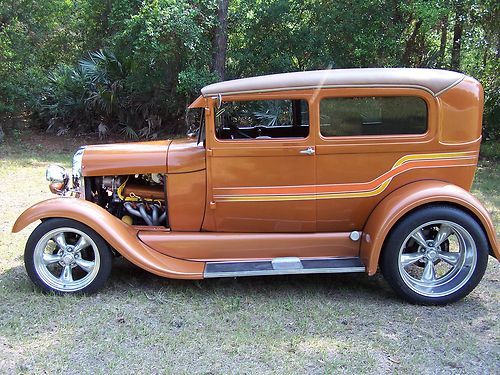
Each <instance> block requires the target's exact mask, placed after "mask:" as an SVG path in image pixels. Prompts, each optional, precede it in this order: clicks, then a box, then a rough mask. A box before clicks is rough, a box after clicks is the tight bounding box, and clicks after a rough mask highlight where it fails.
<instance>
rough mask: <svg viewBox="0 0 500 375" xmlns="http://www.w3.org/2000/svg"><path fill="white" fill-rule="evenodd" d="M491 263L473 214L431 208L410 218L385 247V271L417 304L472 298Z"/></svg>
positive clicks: (383, 263)
mask: <svg viewBox="0 0 500 375" xmlns="http://www.w3.org/2000/svg"><path fill="white" fill-rule="evenodd" d="M487 262H488V242H487V239H486V236H485V235H484V232H483V230H482V228H481V227H480V225H479V224H478V223H477V222H476V221H475V220H474V219H473V218H472V217H471V216H470V215H469V214H467V213H465V212H463V211H461V210H459V209H457V208H454V207H448V206H429V207H425V208H422V209H420V210H418V211H415V212H413V213H411V214H409V215H408V216H406V217H404V218H403V219H402V220H401V221H400V222H399V223H398V224H397V225H396V226H395V227H394V229H393V230H392V231H391V233H390V234H389V236H388V237H387V240H386V242H385V244H384V249H383V253H382V259H381V263H380V267H381V269H382V273H383V274H384V277H385V278H386V280H387V281H388V283H389V284H390V285H391V286H392V288H393V289H394V290H395V291H396V292H397V293H398V294H399V295H401V296H402V297H403V298H405V299H407V300H409V301H410V302H413V303H419V304H434V305H442V304H446V303H450V302H454V301H457V300H459V299H461V298H463V297H465V296H466V295H467V294H469V293H470V292H471V291H472V290H473V289H474V288H475V287H476V286H477V284H478V283H479V281H480V280H481V278H482V277H483V275H484V272H485V270H486V265H487Z"/></svg>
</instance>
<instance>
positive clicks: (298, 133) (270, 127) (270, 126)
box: [215, 99, 309, 140]
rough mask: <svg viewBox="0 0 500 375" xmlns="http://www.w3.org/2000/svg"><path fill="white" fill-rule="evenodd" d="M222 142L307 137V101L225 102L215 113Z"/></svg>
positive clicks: (216, 124) (216, 126) (217, 133)
mask: <svg viewBox="0 0 500 375" xmlns="http://www.w3.org/2000/svg"><path fill="white" fill-rule="evenodd" d="M215 128H216V129H215V131H216V136H217V138H218V139H220V140H226V139H231V140H244V139H275V138H305V137H307V136H308V135H309V109H308V105H307V102H306V101H305V100H299V99H294V100H288V99H284V100H252V101H234V102H223V103H222V106H221V107H220V108H219V109H218V110H216V113H215Z"/></svg>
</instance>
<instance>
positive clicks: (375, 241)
mask: <svg viewBox="0 0 500 375" xmlns="http://www.w3.org/2000/svg"><path fill="white" fill-rule="evenodd" d="M429 203H451V204H454V205H456V206H460V207H463V208H464V209H466V210H467V211H469V212H470V213H471V214H472V215H474V216H475V217H476V218H477V219H478V220H479V222H480V223H481V224H482V227H483V229H484V231H485V233H486V235H487V237H488V241H489V244H490V248H491V252H492V254H493V255H494V256H495V257H496V258H497V259H499V260H500V252H499V249H498V242H497V238H496V232H495V227H494V225H493V222H492V220H491V218H490V215H489V214H488V211H487V210H486V209H485V208H484V206H483V205H482V204H481V202H479V201H478V200H477V199H476V198H475V197H474V196H472V195H471V194H470V193H469V192H468V191H466V190H464V189H462V188H460V187H458V186H456V185H452V184H449V183H446V182H442V181H434V180H426V181H419V182H414V183H411V184H408V185H405V186H403V187H401V188H399V189H397V190H395V191H393V192H392V193H391V194H389V195H388V196H387V197H385V198H384V199H383V200H382V201H381V202H380V203H379V204H378V205H377V207H375V209H374V210H373V212H372V213H371V214H370V217H369V218H368V221H367V223H366V225H365V228H364V230H363V241H362V242H361V249H360V256H361V259H362V260H363V262H364V264H365V265H366V269H367V272H368V274H369V275H373V274H375V272H377V267H378V261H379V257H380V252H381V251H382V246H383V244H384V240H385V238H386V236H387V234H388V233H389V231H390V230H391V228H392V227H393V225H394V224H396V222H397V221H398V220H399V219H400V218H401V217H403V216H404V215H405V214H406V213H408V212H410V211H411V210H413V209H415V208H417V207H419V206H422V205H425V204H429Z"/></svg>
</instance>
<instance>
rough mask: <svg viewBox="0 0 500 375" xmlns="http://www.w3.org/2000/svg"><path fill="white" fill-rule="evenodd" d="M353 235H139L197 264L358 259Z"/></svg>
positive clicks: (143, 239)
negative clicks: (256, 260)
mask: <svg viewBox="0 0 500 375" xmlns="http://www.w3.org/2000/svg"><path fill="white" fill-rule="evenodd" d="M349 234H350V233H268V234H266V233H210V232H192V233H178V232H160V233H159V232H155V231H146V230H144V231H140V232H139V238H140V239H141V241H143V242H144V243H145V244H147V245H148V246H149V247H151V248H154V249H155V250H157V251H159V252H161V253H162V254H166V255H168V256H171V257H175V258H183V259H189V260H197V261H209V260H210V261H216V260H217V261H227V260H249V259H272V258H279V257H300V258H315V257H355V256H358V254H359V245H360V243H359V241H352V240H351V239H350V238H349Z"/></svg>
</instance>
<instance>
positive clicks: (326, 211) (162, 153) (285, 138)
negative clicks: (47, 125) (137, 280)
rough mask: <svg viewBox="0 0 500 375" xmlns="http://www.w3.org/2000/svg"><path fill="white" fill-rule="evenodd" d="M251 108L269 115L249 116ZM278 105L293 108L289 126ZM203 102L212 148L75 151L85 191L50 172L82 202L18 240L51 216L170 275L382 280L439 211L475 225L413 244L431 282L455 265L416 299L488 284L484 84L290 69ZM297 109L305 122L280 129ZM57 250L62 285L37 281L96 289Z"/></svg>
mask: <svg viewBox="0 0 500 375" xmlns="http://www.w3.org/2000/svg"><path fill="white" fill-rule="evenodd" d="M282 101H286V103H285V105H283V103H282ZM248 103H257V104H255V105H254V104H252V105H254V106H253V107H252V110H248V109H241V108H244V106H245V105H247V104H248ZM262 103H264V104H265V105H267V107H266V108H267V109H265V110H264V111H261V107H259V105H260V106H261V105H262ZM269 103H271V104H273V103H278V104H277V105H278V107H279V108H284V109H283V112H279V111H278V112H276V113H278V115H276V116H275V115H274V114H273V113H274V112H272V106H269V105H268V104H269ZM231 105H233V106H234V108H232V107H230V106H231ZM280 106H281V107H280ZM191 107H192V108H198V109H200V110H201V111H203V114H202V122H203V125H202V127H201V128H200V130H199V136H198V138H197V139H195V138H188V139H182V140H178V139H176V140H165V141H154V142H138V143H127V144H113V145H96V146H86V147H85V148H82V149H80V150H79V151H78V152H77V154H76V155H75V159H74V168H73V173H74V177H73V185H74V187H73V188H68V187H66V185H67V183H68V179H69V176H64V177H61V178H54V177H51V176H48V177H49V179H51V182H52V184H53V185H57V186H51V190H53V191H56V192H57V191H58V192H60V193H61V194H63V193H64V194H65V195H69V196H66V197H58V198H54V199H51V200H47V201H44V202H41V203H38V204H36V205H34V206H33V207H31V208H29V209H28V210H26V211H25V212H24V213H23V214H22V215H21V216H20V217H19V219H18V220H17V221H16V223H15V225H14V228H13V231H14V232H17V231H19V230H21V229H23V228H24V227H25V226H27V225H28V224H29V223H31V222H34V221H36V220H42V221H43V222H47V221H50V220H49V219H51V218H52V219H53V218H59V219H61V218H63V219H68V220H71V221H73V222H76V223H79V224H83V225H84V227H80V229H78V230H81V231H83V232H85V230H84V229H85V228H87V227H88V228H91V229H92V230H93V231H94V232H95V234H96V235H98V236H100V238H102V239H103V240H104V242H105V243H106V245H107V246H109V247H111V248H112V249H114V250H115V251H116V252H117V253H119V254H121V255H122V256H124V257H125V258H127V259H128V260H130V261H131V262H132V263H134V264H136V265H137V266H139V267H141V268H144V269H146V270H148V271H150V272H152V273H155V274H157V275H160V276H165V277H171V278H184V279H202V278H208V277H233V276H250V275H272V274H295V273H330V272H367V273H368V274H369V275H373V274H375V273H376V271H377V268H378V267H379V264H380V262H381V254H383V253H384V248H385V247H384V246H387V243H388V241H389V242H390V240H391V241H395V240H393V239H390V238H389V237H390V234H391V233H393V232H394V231H395V230H396V229H395V228H396V227H397V225H398V223H401V222H403V220H406V221H408V220H410V219H409V218H411V217H412V215H413V216H415V215H417V216H418V214H419V213H420V214H421V215H424V213H423V212H424V211H425V212H426V210H431V211H429V212H430V213H428V214H429V215H431V216H430V217H431V218H432V219H433V220H434V218H433V217H432V212H438V211H439V209H440V208H442V209H444V210H445V211H443V212H444V213H442V214H441V216H439V215H438V217H436V220H438V219H440V218H441V219H442V218H447V217H448V216H447V215H448V213H449V212H448V211H450V210H451V211H450V212H451V213H450V215H451V217H453V215H455V214H456V215H459V216H460V215H462V214H463V215H466V217H467V218H465V219H463V218H460V217H458V219H457V221H454V220H452V219H447V220H446V223H448V224H446V223H445V224H443V223H444V221H443V223H437V222H436V223H435V224H433V225H434V227H432V228H431V227H429V226H428V227H426V228H427V229H425V228H424V227H422V228H421V229H420V230H422V231H424V232H425V233H427V235H429V236H431V237H429V238H430V239H429V238H427V245H428V246H427V245H426V243H425V242H423V241H421V242H418V241H417V243H416V242H415V241H416V240H413V242H411V241H410V243H409V245H408V246H409V247H411V246H418V247H419V249H418V251H417V250H415V251H416V252H420V253H422V254H424V255H421V256H420V258H418V262H420V263H418V262H417V265H419V266H420V268H422V269H423V270H424V273H425V272H434V271H433V270H430V268H432V267H431V266H429V267H426V266H425V264H427V263H429V264H431V263H432V264H433V265H434V266H437V265H438V263H440V262H441V263H443V264H444V263H449V264H450V265H451V266H452V267H451V270H449V271H446V272H447V273H445V274H444V276H442V277H444V279H441V278H440V277H436V278H434V279H433V280H432V282H433V284H432V285H433V286H429V285H425V286H422V285H420V284H421V282H419V281H418V280H417V279H416V281H415V280H413V279H412V280H411V282H410V283H409V284H408V285H410V284H411V285H410V289H411V290H412V293H414V295H413V297H412V295H410V296H408V295H405V293H404V292H403V293H402V294H403V296H404V297H406V298H407V299H409V300H413V301H415V302H421V303H442V302H443V303H444V302H449V301H451V300H456V299H458V298H461V297H463V295H465V294H467V293H468V292H470V290H472V288H473V287H474V286H475V285H473V286H472V284H477V282H479V279H480V278H481V276H482V274H481V275H480V276H479V279H478V280H475V281H477V282H475V281H471V280H472V279H474V278H477V277H476V276H475V274H474V275H473V273H474V272H475V271H474V269H475V268H477V267H479V266H477V265H478V264H479V263H481V267H482V268H484V267H486V266H485V264H483V263H484V259H483V258H484V256H482V255H481V254H479V255H478V254H476V250H473V252H471V251H472V250H470V249H476V248H477V249H479V248H481V249H480V250H478V251H482V252H483V253H484V252H485V253H486V254H488V253H489V254H490V255H492V256H495V257H496V258H497V259H499V256H500V254H499V249H498V244H497V239H496V232H495V228H494V226H493V223H492V221H491V219H490V217H489V215H488V212H487V211H486V209H485V208H484V207H483V206H482V205H481V203H480V202H479V201H478V200H477V199H475V198H474V197H473V196H472V195H471V194H470V193H469V190H470V187H471V184H472V181H473V177H474V172H475V169H476V165H477V161H478V154H479V145H480V141H481V119H482V108H483V91H482V87H481V85H480V84H479V83H478V82H477V81H476V80H474V79H473V78H471V77H467V76H465V75H463V74H460V73H456V72H449V71H441V70H428V69H347V70H327V71H314V72H300V73H286V74H278V75H272V76H265V77H254V78H247V79H239V80H234V81H228V82H221V83H216V84H213V85H209V86H207V87H205V88H203V89H202V95H201V96H200V97H199V98H198V99H197V100H196V101H195V102H194V103H193V104H192V105H191ZM269 108H271V109H269ZM356 108H362V109H361V110H359V112H360V113H359V114H358V113H357V112H355V111H356V110H357V109H356ZM238 110H240V112H241V113H243V115H235V113H238V112H237V111H238ZM224 111H225V112H224ZM271 112H272V113H271ZM283 113H285V116H284V117H286V116H288V117H287V120H288V122H290V123H293V124H292V125H289V124H288V122H286V121H285V122H283V124H282V123H280V120H279V116H282V114H283ZM238 116H239V117H238ZM342 116H344V117H342ZM398 116H399V117H398ZM282 117H283V116H282ZM339 118H340V119H339ZM235 120H239V121H240V122H241V124H243V123H245V124H243V125H241V124H236V125H235V124H234V122H235ZM259 121H260V122H259ZM262 124H264V125H262ZM339 129H340V130H339ZM342 132H344V133H342ZM65 179H66V180H65ZM68 192H69V194H68ZM433 207H434V208H436V209H437V210H438V211H432V209H433ZM446 210H448V211H446ZM454 210H455V211H454ZM462 219H463V220H465V221H467V220H469V221H470V222H471V223H472V222H474V223H475V224H474V223H472V224H470V225H472V226H473V228H469V226H468V223H469V222H468V221H467V222H466V223H465V224H464V223H462V221H461V220H462ZM415 220H416V219H415ZM429 223H431V222H430V221H429ZM432 223H434V221H432ZM457 223H458V224H457ZM42 224H43V223H42ZM429 225H430V224H429ZM82 228H83V229H82ZM440 228H441V229H442V230H439V229H440ZM449 228H452V229H449ZM464 228H465V231H464V232H462V229H464ZM441 232H447V235H448V236H450V234H452V235H455V236H456V238H457V240H456V241H455V242H456V243H457V245H456V246H457V249H458V250H456V253H457V255H456V256H455V258H453V259H451V258H449V257H448V258H447V257H446V254H444V253H445V252H448V253H449V252H451V250H450V249H449V248H451V247H450V246H451V245H450V243H451V242H450V240H448V239H443V241H446V246H445V245H444V244H445V242H441V245H439V246H438V245H437V243H438V242H439V241H438V239H437V238H438V237H439V236H440V235H441ZM476 232H477V233H476ZM436 233H437V234H436ZM475 233H476V234H475ZM469 234H470V236H469ZM41 235H42V233H39V235H38V237H37V238H38V240H39V237H41ZM92 235H93V234H92ZM92 235H91V236H90V237H91V238H92ZM56 236H57V235H56ZM393 236H394V234H393ZM412 236H413V237H415V233H413V234H412ZM469 237H471V238H474V240H475V241H472V240H471V241H469V240H468V239H469ZM476 237H481V238H480V239H477V238H476ZM443 238H444V237H443ZM66 239H67V238H66ZM462 240H463V241H462ZM483 240H484V241H483ZM39 241H40V240H39ZM39 241H38V242H36V241H35V242H33V243H30V241H28V245H27V254H28V257H30V256H31V257H35V258H36V255H30V254H31V253H30V252H29V251H28V247H30V246H31V247H32V248H33V247H36V246H38V245H37V243H39ZM45 241H50V238H49V239H45ZM75 241H76V240H75ZM429 241H430V242H429ZM481 241H483V242H481ZM53 242H55V243H56V246H55V248H53V249H52V250H51V251H52V253H51V254H50V255H51V256H52V255H54V256H55V255H57V256H55V258H54V262H55V263H56V264H58V265H59V266H60V267H62V269H63V274H61V276H60V277H59V276H58V275H55V276H57V278H58V280H62V281H61V282H60V283H57V284H50V283H48V282H47V280H49V281H50V277H51V276H50V274H47V275H48V276H47V277H48V278H47V277H46V278H45V283H41V284H42V285H41V284H40V283H38V285H39V286H41V287H42V289H48V290H55V291H57V292H66V291H81V290H83V291H93V290H91V289H87V290H85V288H87V287H88V286H89V285H91V283H89V284H88V285H87V284H86V285H85V286H84V287H82V288H80V289H78V288H76V289H75V288H71V287H70V288H69V289H66V287H65V285H66V284H69V279H68V278H66V280H65V279H64V277H63V276H64V269H67V270H70V271H71V269H73V268H74V267H76V266H77V265H78V264H77V263H78V262H77V263H75V262H76V260H75V259H73V258H71V256H70V255H68V257H67V260H66V261H62V260H61V259H62V258H64V256H66V255H65V254H66V252H65V251H62V250H61V246H65V244H62V245H61V246H59V245H58V243H59V242H58V241H57V240H55V239H54V240H53ZM434 242H435V243H436V245H434ZM418 244H420V245H418ZM429 244H430V245H429ZM467 244H469V245H470V246H469V245H467ZM73 245H74V246H76V247H78V244H76V245H75V244H73ZM73 245H72V246H73ZM58 246H59V247H58ZM426 246H427V247H426ZM461 246H462V247H461ZM467 246H468V247H467ZM70 247H71V246H70ZM445 247H446V248H445ZM97 248H98V246H97V247H94V249H97ZM415 249H416V248H415ZM464 249H465V250H464ZM467 249H469V250H467ZM96 251H97V250H96ZM408 251H409V250H402V251H400V256H401V257H405V256H406V257H407V254H409V253H408ZM461 251H462V252H461ZM436 252H437V253H439V254H441V255H442V257H439V256H437V255H435V253H436ZM35 253H36V251H35ZM387 253H388V251H387ZM44 256H45V255H44ZM45 257H47V256H45ZM61 257H62V258H61ZM387 257H388V255H386V258H387ZM56 258H57V259H56ZM60 258H61V259H60ZM431 258H432V259H431ZM469 258H470V259H472V258H473V259H472V260H467V259H469ZM64 259H66V258H64ZM93 259H94V258H92V256H91V258H90V260H89V259H87V261H92V260H93ZM415 259H417V258H415ZM450 259H451V260H450ZM459 259H460V260H459ZM71 261H73V263H71ZM101 261H102V259H101ZM54 262H53V263H54ZM386 262H387V264H388V265H387V266H386V268H390V267H392V266H390V265H389V263H390V260H386ZM453 262H455V264H454V263H453ZM457 262H458V263H460V264H461V268H460V269H458V268H457V267H458V266H456V264H458V263H457ZM42 263H43V262H42ZM424 263H425V264H424ZM89 264H90V263H89ZM35 265H36V261H35ZM483 266H484V267H483ZM27 268H28V273H29V274H30V276H32V278H33V277H35V278H36V272H34V271H33V272H31V273H30V269H29V268H30V265H29V264H27ZM31 268H36V267H35V266H34V265H32V266H31ZM39 268H40V267H39ZM455 268H457V269H455ZM89 269H90V266H89ZM428 270H430V271H428ZM464 270H468V271H467V272H468V273H467V275H466V276H464V277H462V276H460V275H461V272H465V271H464ZM469 271H470V272H469ZM44 272H45V271H44ZM58 272H60V271H58ZM388 272H389V271H388ZM453 272H454V274H453V275H452V274H451V273H453ZM478 272H479V273H481V271H478ZM482 272H483V273H484V269H483V270H482ZM384 274H386V272H384ZM403 274H404V272H403ZM433 275H434V274H433ZM447 275H448V276H447ZM457 275H458V276H457ZM403 276H404V275H403ZM452 276H453V277H452ZM85 277H86V276H85V275H84V276H82V279H84V278H85ZM405 277H406V276H405ZM422 277H424V278H425V275H424V276H422ZM436 280H443V281H442V282H441V284H443V283H444V281H446V282H447V283H448V282H449V283H452V284H453V285H452V289H453V290H452V292H450V293H444V292H442V291H438V289H436V288H437V285H438V284H439V285H441V284H440V283H439V282H437V281H436ZM450 280H451V281H450ZM453 280H455V281H453ZM457 280H458V281H457ZM71 281H72V282H73V281H74V280H73V277H72V276H71ZM390 282H391V281H390ZM412 283H413V284H412ZM457 283H458V284H457ZM83 284H85V283H81V285H83ZM466 284H467V285H466ZM469 284H470V285H469ZM391 285H392V283H391ZM412 285H413V286H412ZM415 285H416V286H415ZM44 286H45V287H44ZM393 286H394V285H393ZM419 288H420V289H419ZM433 288H434V289H433ZM396 289H397V288H396ZM455 289H456V290H455ZM459 289H460V290H462V289H464V290H465V289H467V292H466V293H465V292H463V293H462V292H460V293H456V291H457V290H459ZM469 289H470V290H469ZM439 290H440V289H439ZM400 294H401V293H400ZM420 297H422V298H420ZM419 298H420V299H419Z"/></svg>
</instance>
